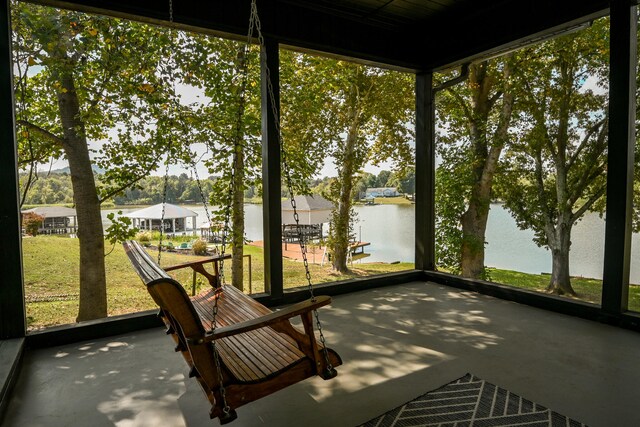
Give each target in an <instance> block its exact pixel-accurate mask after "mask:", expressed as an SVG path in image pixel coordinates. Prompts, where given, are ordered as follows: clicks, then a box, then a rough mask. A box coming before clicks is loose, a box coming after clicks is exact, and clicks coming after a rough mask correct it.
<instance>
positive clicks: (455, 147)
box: [437, 55, 515, 279]
mask: <svg viewBox="0 0 640 427" xmlns="http://www.w3.org/2000/svg"><path fill="white" fill-rule="evenodd" d="M512 68H513V57H512V56H511V55H508V56H505V57H502V58H499V59H493V60H484V61H480V62H476V63H473V64H471V65H470V66H469V75H468V78H467V79H466V80H465V81H464V83H460V84H458V85H456V86H453V87H451V88H449V89H447V90H446V91H444V92H442V93H441V94H440V95H439V97H438V99H437V102H438V104H437V106H438V109H437V111H438V117H439V119H440V122H441V123H443V126H442V127H441V129H442V131H441V132H440V135H439V143H438V154H439V156H440V158H441V159H442V163H441V166H440V170H439V171H438V181H437V182H438V185H437V191H438V193H439V194H440V193H445V194H446V196H444V197H438V213H439V215H438V222H439V224H440V225H442V228H441V233H440V234H439V236H440V239H438V248H439V251H438V253H439V255H440V256H439V262H440V263H444V266H446V267H449V268H452V269H454V270H458V269H459V270H460V271H461V273H462V275H463V276H465V277H470V278H474V279H480V278H485V269H484V267H485V265H484V246H485V232H486V229H487V220H488V217H489V207H490V204H491V197H492V189H493V180H494V176H495V173H496V170H497V168H498V162H499V160H500V155H501V154H502V151H503V149H504V147H505V146H507V145H508V142H509V140H510V138H511V135H510V132H509V130H510V125H511V118H512V113H513V107H514V102H515V96H514V88H513V84H512V79H511V73H512ZM449 77H450V76H449V75H448V74H445V76H444V78H449ZM439 194H438V195H439ZM458 224H459V225H458ZM445 233H448V234H449V235H446V236H445V235H444V234H445Z"/></svg>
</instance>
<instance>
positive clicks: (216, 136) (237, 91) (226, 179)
mask: <svg viewBox="0 0 640 427" xmlns="http://www.w3.org/2000/svg"><path fill="white" fill-rule="evenodd" d="M182 48H183V49H184V51H186V52H190V54H189V55H182V56H180V63H179V67H180V70H181V71H182V72H183V73H184V75H185V82H186V83H188V84H189V85H190V86H191V87H192V88H195V89H197V90H199V91H201V92H202V94H203V96H202V98H201V100H200V101H199V102H196V103H194V104H193V105H192V108H193V110H194V111H193V114H192V120H191V121H190V123H191V124H192V125H193V124H197V127H198V128H199V132H198V135H197V136H195V139H194V140H192V142H199V143H201V144H203V146H204V147H205V148H206V151H207V152H208V153H207V154H208V155H207V156H206V158H205V160H204V164H205V165H206V166H207V168H208V170H209V173H210V174H212V175H216V176H217V177H219V178H218V179H216V180H215V182H214V184H213V188H212V191H211V196H210V200H209V201H210V202H211V204H212V205H214V206H215V215H214V218H216V219H217V220H218V221H220V222H225V221H227V222H228V223H229V226H230V230H229V236H228V240H227V241H226V242H228V243H230V245H231V247H232V262H231V276H232V277H231V283H232V284H233V286H235V287H236V288H238V289H240V290H242V289H243V282H244V275H243V256H244V243H245V238H244V230H245V226H244V195H245V190H247V189H248V188H250V187H259V186H260V184H261V175H260V170H261V169H260V166H261V162H262V151H261V145H260V144H261V142H260V125H261V123H260V119H261V116H260V85H259V84H258V82H259V75H260V69H259V50H258V49H257V47H255V46H253V47H250V46H247V45H246V44H243V43H240V42H236V41H232V40H224V39H219V38H213V37H208V36H205V35H199V34H192V35H189V36H188V37H186V36H185V37H184V40H183V43H182ZM194 157H196V156H195V154H194ZM194 166H195V165H194ZM226 242H225V243H226Z"/></svg>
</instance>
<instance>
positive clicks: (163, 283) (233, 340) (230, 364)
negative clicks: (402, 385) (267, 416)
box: [124, 241, 342, 418]
mask: <svg viewBox="0 0 640 427" xmlns="http://www.w3.org/2000/svg"><path fill="white" fill-rule="evenodd" d="M124 247H125V251H126V253H127V255H128V256H129V259H130V260H131V263H132V264H133V266H134V269H135V270H136V272H137V273H138V275H139V276H140V278H141V279H142V281H143V282H144V283H145V284H146V286H147V290H148V291H149V293H150V294H151V296H152V297H153V299H154V301H155V302H156V303H157V304H158V305H159V306H160V309H161V316H162V318H163V320H164V321H165V323H166V324H167V326H169V328H168V331H169V332H170V333H171V334H172V337H173V339H174V340H175V342H176V343H177V344H178V347H177V348H176V349H177V350H179V351H181V353H182V355H183V356H184V358H185V361H186V362H187V364H188V366H189V368H190V369H191V372H192V373H193V374H194V375H195V376H196V378H197V380H198V381H199V383H200V385H201V386H202V388H203V390H204V392H205V394H206V395H207V397H208V399H209V401H210V402H211V405H212V408H211V412H210V415H211V418H215V417H220V416H222V415H223V408H222V406H221V402H222V399H221V397H220V393H219V389H220V381H219V379H218V374H217V370H216V365H215V358H214V353H213V348H212V345H211V343H212V342H213V341H215V342H216V348H217V350H218V354H219V356H220V357H219V358H220V365H221V366H220V368H221V372H222V378H223V384H224V388H225V391H226V400H227V404H228V405H229V406H230V408H231V409H232V410H235V409H236V408H238V407H240V406H242V405H244V404H246V403H249V402H252V401H254V400H257V399H260V398H261V397H264V396H267V395H269V394H271V393H274V392H276V391H278V390H280V389H282V388H285V387H287V386H289V385H291V384H295V383H297V382H299V381H302V380H304V379H306V378H309V377H312V376H315V375H320V376H323V377H324V376H325V371H326V361H324V359H323V358H319V357H318V354H317V353H318V351H317V349H318V348H320V349H321V350H322V347H321V344H320V343H317V342H316V338H315V334H314V333H313V326H312V325H311V331H310V333H309V331H307V333H305V332H302V331H300V330H298V329H297V328H295V327H294V326H292V325H291V323H290V321H289V319H291V318H292V317H296V316H301V317H302V318H303V322H304V323H305V324H306V327H305V329H308V328H309V323H310V322H309V320H308V318H309V315H310V313H311V311H312V310H315V309H317V308H319V307H322V306H324V305H327V304H329V303H330V302H331V299H330V298H329V297H327V296H318V297H316V298H315V299H314V300H313V301H312V300H309V301H304V302H301V303H298V304H294V305H292V306H289V307H287V308H284V309H282V310H279V311H275V312H273V311H271V310H270V309H268V308H267V307H265V306H263V305H262V304H260V303H258V302H257V301H255V300H254V299H253V298H251V297H249V296H248V295H245V294H244V293H242V292H241V291H239V290H237V289H235V288H233V287H232V286H223V287H222V292H217V291H216V290H215V289H213V288H211V289H207V290H205V291H203V292H201V293H200V294H198V295H195V296H193V297H189V296H188V295H187V293H186V292H185V290H184V288H183V287H182V285H180V283H178V282H177V281H175V280H174V279H172V278H171V277H170V276H169V275H168V274H167V273H166V272H165V271H164V270H163V269H161V268H160V267H158V266H157V264H156V263H155V261H154V260H153V259H152V258H151V256H149V254H147V252H146V251H145V249H144V248H143V247H142V246H141V245H140V244H139V243H138V242H135V241H128V242H125V243H124ZM186 266H188V265H186ZM216 298H218V314H217V316H216V324H217V328H216V331H215V333H211V332H210V331H211V329H212V320H213V315H212V312H213V305H214V303H215V299H216ZM306 318H307V319H306ZM327 352H328V355H329V362H330V363H331V364H332V365H333V366H334V367H335V366H338V365H340V364H342V361H341V359H340V356H338V354H337V353H336V352H335V351H333V350H331V349H327Z"/></svg>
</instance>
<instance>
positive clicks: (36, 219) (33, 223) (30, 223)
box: [22, 212, 44, 236]
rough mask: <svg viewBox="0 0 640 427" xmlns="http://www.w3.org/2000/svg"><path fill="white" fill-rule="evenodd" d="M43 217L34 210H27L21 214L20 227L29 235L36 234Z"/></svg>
mask: <svg viewBox="0 0 640 427" xmlns="http://www.w3.org/2000/svg"><path fill="white" fill-rule="evenodd" d="M43 222H44V217H43V216H42V215H38V214H37V213H35V212H27V213H24V214H22V227H23V228H24V230H25V231H26V233H27V234H28V235H30V236H35V235H36V234H38V230H39V229H40V227H42V223H43Z"/></svg>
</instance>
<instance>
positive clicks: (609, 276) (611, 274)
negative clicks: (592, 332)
mask: <svg viewBox="0 0 640 427" xmlns="http://www.w3.org/2000/svg"><path fill="white" fill-rule="evenodd" d="M610 10H611V30H610V32H611V33H610V52H611V53H610V55H611V58H610V73H609V147H608V160H607V161H608V167H607V217H606V218H607V222H606V228H605V250H604V271H603V280H602V310H603V311H604V312H605V313H607V314H611V315H616V314H619V313H621V312H624V311H626V310H627V307H628V302H629V267H630V260H631V217H632V214H633V161H634V150H635V120H636V98H635V94H636V66H637V58H636V45H637V26H638V25H637V14H636V6H631V5H630V2H629V1H628V0H613V1H612V2H611V9H610Z"/></svg>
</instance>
